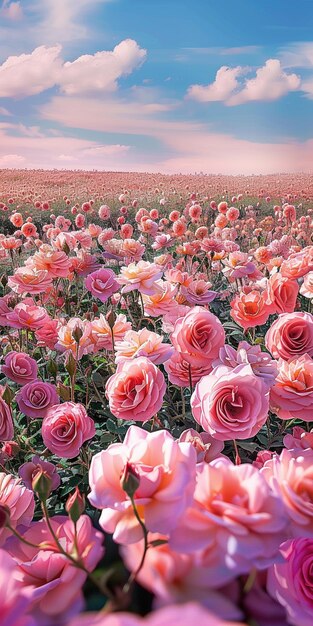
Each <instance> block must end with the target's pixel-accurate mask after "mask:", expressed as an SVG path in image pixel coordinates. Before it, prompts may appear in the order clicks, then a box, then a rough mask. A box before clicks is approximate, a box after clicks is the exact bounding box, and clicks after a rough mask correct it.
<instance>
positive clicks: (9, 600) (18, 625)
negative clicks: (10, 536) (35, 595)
mask: <svg viewBox="0 0 313 626" xmlns="http://www.w3.org/2000/svg"><path fill="white" fill-rule="evenodd" d="M29 606H30V599H29V598H27V596H26V594H24V593H22V592H21V586H20V583H19V581H18V580H17V564H16V562H15V561H14V559H12V557H11V556H10V555H9V554H8V553H7V552H6V551H4V550H0V607H1V626H35V622H34V621H33V619H32V617H30V616H27V617H26V612H27V610H28V608H29Z"/></svg>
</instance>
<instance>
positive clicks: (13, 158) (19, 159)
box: [0, 154, 26, 168]
mask: <svg viewBox="0 0 313 626" xmlns="http://www.w3.org/2000/svg"><path fill="white" fill-rule="evenodd" d="M25 162H26V159H25V157H23V156H21V155H20V154H4V155H3V156H0V167H5V168H7V167H10V168H11V167H21V166H22V165H23V164H24V163H25Z"/></svg>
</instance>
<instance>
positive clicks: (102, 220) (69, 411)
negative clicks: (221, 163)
mask: <svg viewBox="0 0 313 626" xmlns="http://www.w3.org/2000/svg"><path fill="white" fill-rule="evenodd" d="M0 229H1V232H0V326H1V335H0V341H1V359H0V580H1V587H0V614H1V626H87V625H88V626H93V625H94V626H96V625H97V626H141V625H142V626H167V625H169V624H171V625H172V626H178V624H179V626H190V625H191V624H194V623H195V622H196V621H197V620H198V621H199V623H200V622H201V624H202V625H203V626H229V625H230V624H237V625H238V626H249V625H250V626H287V625H288V624H290V625H292V626H310V625H311V624H312V623H313V573H312V572H313V469H312V468H313V425H312V424H311V423H312V422H313V182H312V179H311V178H310V177H309V176H307V175H301V174H299V175H292V176H288V175H287V174H281V175H276V176H253V177H239V176H238V177H227V176H204V175H198V176H163V175H152V174H133V173H106V174H104V173H100V172H62V171H61V172H60V171H52V172H49V171H47V172H45V171H39V172H38V171H37V172H36V171H34V172H28V171H26V170H25V171H14V170H11V171H5V170H2V171H0Z"/></svg>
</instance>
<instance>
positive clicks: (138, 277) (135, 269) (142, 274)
mask: <svg viewBox="0 0 313 626" xmlns="http://www.w3.org/2000/svg"><path fill="white" fill-rule="evenodd" d="M126 244H127V239H124V242H123V246H124V247H125V245H126ZM162 274H163V272H162V269H160V267H159V266H158V265H156V264H155V263H149V261H139V262H138V263H129V265H127V267H126V266H123V267H122V268H121V271H120V274H119V276H118V279H117V280H118V282H119V283H120V285H123V288H122V293H128V292H129V291H133V290H134V289H138V291H140V293H144V294H146V295H151V294H154V293H155V291H156V288H155V282H156V281H157V280H159V278H161V276H162Z"/></svg>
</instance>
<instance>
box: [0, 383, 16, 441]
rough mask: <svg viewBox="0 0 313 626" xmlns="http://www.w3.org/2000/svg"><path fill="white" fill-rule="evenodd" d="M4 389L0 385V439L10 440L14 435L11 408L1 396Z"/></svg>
mask: <svg viewBox="0 0 313 626" xmlns="http://www.w3.org/2000/svg"><path fill="white" fill-rule="evenodd" d="M4 389H5V388H4V387H1V386H0V441H11V439H13V437H14V424H13V418H12V411H11V408H10V406H9V405H8V404H7V403H6V402H5V400H4V399H3V398H2V394H3V392H4Z"/></svg>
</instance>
